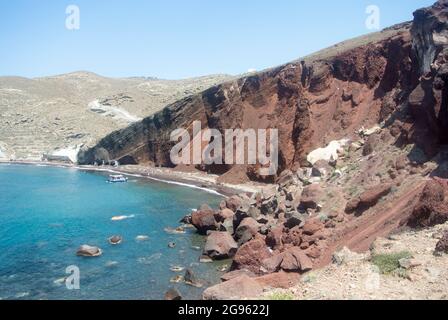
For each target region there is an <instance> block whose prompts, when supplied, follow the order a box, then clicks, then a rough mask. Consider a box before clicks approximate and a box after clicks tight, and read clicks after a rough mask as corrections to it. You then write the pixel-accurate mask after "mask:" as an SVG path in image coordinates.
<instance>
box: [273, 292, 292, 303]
mask: <svg viewBox="0 0 448 320" xmlns="http://www.w3.org/2000/svg"><path fill="white" fill-rule="evenodd" d="M267 300H272V301H274V300H283V301H289V300H294V295H293V294H292V293H290V292H274V293H272V294H271V295H269V296H268V297H267Z"/></svg>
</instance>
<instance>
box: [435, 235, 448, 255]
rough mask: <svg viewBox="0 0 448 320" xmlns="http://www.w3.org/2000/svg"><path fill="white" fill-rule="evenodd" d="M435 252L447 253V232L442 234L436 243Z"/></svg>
mask: <svg viewBox="0 0 448 320" xmlns="http://www.w3.org/2000/svg"><path fill="white" fill-rule="evenodd" d="M436 252H439V253H448V230H445V232H444V233H443V236H442V239H440V240H439V242H437V245H436Z"/></svg>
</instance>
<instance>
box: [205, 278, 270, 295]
mask: <svg viewBox="0 0 448 320" xmlns="http://www.w3.org/2000/svg"><path fill="white" fill-rule="evenodd" d="M262 293H263V287H262V286H261V285H260V284H259V283H258V282H257V281H256V280H255V279H254V278H251V277H249V276H247V275H242V276H239V277H236V278H233V279H231V280H229V281H226V282H223V283H220V284H218V285H216V286H213V287H210V288H208V289H206V290H205V291H204V293H203V294H202V298H203V299H204V300H240V299H242V298H245V299H248V298H255V297H258V296H259V295H260V294H262Z"/></svg>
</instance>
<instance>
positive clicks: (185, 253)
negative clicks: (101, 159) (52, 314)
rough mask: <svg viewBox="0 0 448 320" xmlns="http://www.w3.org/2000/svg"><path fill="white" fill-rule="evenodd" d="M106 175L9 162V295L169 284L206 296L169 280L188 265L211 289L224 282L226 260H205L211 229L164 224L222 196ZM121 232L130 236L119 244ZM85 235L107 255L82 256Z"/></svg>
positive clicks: (0, 219)
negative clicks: (72, 284)
mask: <svg viewBox="0 0 448 320" xmlns="http://www.w3.org/2000/svg"><path fill="white" fill-rule="evenodd" d="M107 176H108V174H107V173H100V172H88V171H80V170H76V169H71V168H56V167H38V166H27V165H6V164H5V165H3V164H2V165H0V299H33V300H34V299H163V296H164V293H165V292H166V290H167V289H168V288H170V287H175V288H177V289H178V290H179V291H180V292H181V293H182V294H183V296H184V298H189V299H198V298H200V296H201V293H202V291H203V288H195V287H191V286H188V285H185V284H183V283H171V282H170V279H172V278H173V277H175V276H176V275H183V274H184V272H180V273H175V272H173V271H171V270H170V268H171V267H173V266H181V267H184V268H191V269H192V270H193V271H194V272H195V274H196V276H197V278H199V279H200V280H201V281H202V282H203V283H204V288H205V287H207V286H208V285H212V284H214V283H216V282H217V280H218V279H219V274H220V271H218V269H220V268H222V266H223V263H225V262H222V263H220V264H215V263H211V264H202V263H199V257H200V255H201V251H200V250H198V248H197V247H198V246H199V247H202V246H203V242H204V238H203V237H200V236H198V235H196V234H195V232H194V230H188V231H187V233H186V234H181V235H174V234H170V233H167V232H166V231H165V230H164V229H165V228H169V227H172V228H175V227H177V226H179V223H178V221H179V219H181V218H182V217H183V216H184V215H185V214H187V213H189V212H191V209H192V208H197V207H198V206H199V205H201V204H202V203H208V204H211V205H215V206H216V205H217V204H218V203H219V201H220V200H221V199H222V198H221V197H220V196H218V195H215V194H212V193H208V192H205V191H202V190H198V189H193V188H188V187H183V186H178V185H173V184H167V183H163V182H153V181H151V180H148V179H143V178H133V177H131V178H130V181H129V182H128V183H124V184H109V183H106V180H107ZM114 216H128V217H129V218H128V219H125V220H121V221H112V220H111V218H112V217H114ZM113 235H120V236H122V237H123V243H122V244H120V245H118V246H112V245H110V244H109V243H108V241H107V239H108V238H109V237H111V236H113ZM137 236H148V237H149V238H148V240H147V241H138V240H137V239H136V237H137ZM169 242H175V243H176V247H175V248H174V249H170V248H168V243H169ZM83 244H89V245H94V246H98V247H100V248H101V249H102V250H103V255H102V256H101V257H97V258H82V257H77V256H76V250H77V248H78V247H79V246H80V245H83ZM72 265H74V266H77V267H78V268H79V270H80V289H79V290H69V289H67V288H66V285H65V281H64V278H65V277H67V276H69V274H66V268H67V267H68V266H72Z"/></svg>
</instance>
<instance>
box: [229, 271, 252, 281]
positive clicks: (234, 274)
mask: <svg viewBox="0 0 448 320" xmlns="http://www.w3.org/2000/svg"><path fill="white" fill-rule="evenodd" d="M244 275H245V276H248V277H250V278H255V277H256V275H255V274H254V273H253V272H251V271H249V270H245V269H241V270H234V271H230V272H227V273H225V274H223V275H222V276H221V281H222V282H226V281H229V280H232V279H235V278H238V277H241V276H244Z"/></svg>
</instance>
